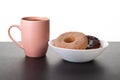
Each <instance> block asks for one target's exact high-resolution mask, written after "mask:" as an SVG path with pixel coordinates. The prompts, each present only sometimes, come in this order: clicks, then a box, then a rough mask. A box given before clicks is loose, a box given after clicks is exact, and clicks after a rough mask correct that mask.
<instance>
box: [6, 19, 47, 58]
mask: <svg viewBox="0 0 120 80" xmlns="http://www.w3.org/2000/svg"><path fill="white" fill-rule="evenodd" d="M13 27H16V28H18V29H19V30H20V31H21V38H22V42H21V43H19V42H17V41H15V40H14V39H13V37H12V36H11V34H10V30H11V29H12V28H13ZM8 35H9V37H10V38H11V40H12V41H13V42H14V43H15V44H16V45H18V46H19V47H21V48H22V49H24V52H25V54H26V56H28V57H33V58H36V57H42V56H45V54H46V51H47V48H48V41H49V19H48V18H46V17H23V18H22V19H21V25H12V26H10V27H9V29H8Z"/></svg>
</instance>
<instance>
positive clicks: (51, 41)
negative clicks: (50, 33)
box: [48, 39, 109, 51]
mask: <svg viewBox="0 0 120 80" xmlns="http://www.w3.org/2000/svg"><path fill="white" fill-rule="evenodd" d="M54 40H55V39H52V40H49V41H48V44H49V46H51V47H54V48H56V49H61V50H69V51H70V50H71V51H93V50H99V49H104V48H106V47H108V45H109V43H108V41H105V40H101V39H100V43H101V44H102V47H100V48H96V49H83V50H82V49H81V50H78V49H67V48H60V47H56V46H54V45H53V44H52V43H53V41H54ZM103 45H104V46H103Z"/></svg>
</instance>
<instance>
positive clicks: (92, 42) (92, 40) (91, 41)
mask: <svg viewBox="0 0 120 80" xmlns="http://www.w3.org/2000/svg"><path fill="white" fill-rule="evenodd" d="M87 38H88V46H87V48H86V49H96V48H99V47H100V45H101V44H100V41H99V39H98V38H96V37H94V36H90V35H87Z"/></svg>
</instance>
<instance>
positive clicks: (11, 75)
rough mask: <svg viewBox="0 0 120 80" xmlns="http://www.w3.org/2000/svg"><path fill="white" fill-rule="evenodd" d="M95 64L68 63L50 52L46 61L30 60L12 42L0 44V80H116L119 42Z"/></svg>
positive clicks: (118, 79)
mask: <svg viewBox="0 0 120 80" xmlns="http://www.w3.org/2000/svg"><path fill="white" fill-rule="evenodd" d="M109 43H110V45H109V47H108V48H107V49H106V50H105V51H104V52H103V54H102V55H100V56H98V57H97V58H96V59H95V60H93V61H90V62H87V63H71V62H67V61H65V60H63V59H61V58H60V57H59V56H58V55H57V54H55V53H54V52H53V51H52V50H51V49H50V48H48V51H47V54H46V57H43V58H40V59H31V58H27V57H25V54H24V51H23V50H22V49H21V48H19V47H18V46H16V45H15V44H13V43H12V42H0V80H120V42H109Z"/></svg>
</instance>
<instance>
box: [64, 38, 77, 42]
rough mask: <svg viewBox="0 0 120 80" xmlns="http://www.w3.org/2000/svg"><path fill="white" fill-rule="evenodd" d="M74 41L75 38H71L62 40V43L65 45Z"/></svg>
mask: <svg viewBox="0 0 120 80" xmlns="http://www.w3.org/2000/svg"><path fill="white" fill-rule="evenodd" d="M74 41H75V38H73V37H68V38H65V39H64V42H66V43H71V42H74Z"/></svg>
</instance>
